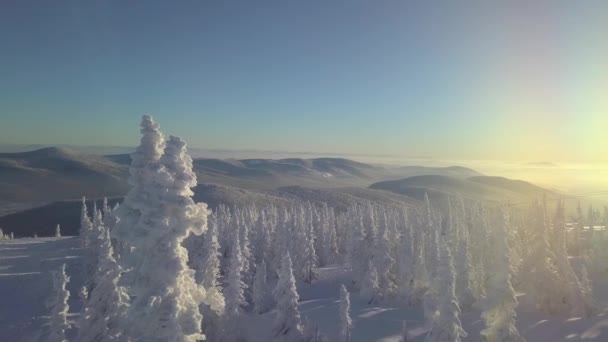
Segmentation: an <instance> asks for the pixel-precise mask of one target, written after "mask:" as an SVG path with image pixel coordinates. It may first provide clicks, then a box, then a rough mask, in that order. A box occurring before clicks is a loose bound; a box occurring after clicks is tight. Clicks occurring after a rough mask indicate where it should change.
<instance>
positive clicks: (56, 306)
mask: <svg viewBox="0 0 608 342" xmlns="http://www.w3.org/2000/svg"><path fill="white" fill-rule="evenodd" d="M52 277H53V292H54V296H53V298H52V299H51V301H50V302H49V308H50V310H51V311H50V314H49V316H50V321H49V333H48V336H47V339H46V341H49V342H67V341H68V340H67V338H66V331H67V330H69V329H70V324H69V322H68V311H69V310H70V307H69V306H68V299H69V298H70V292H69V291H68V289H67V284H68V282H69V281H70V278H69V277H68V276H67V274H66V273H65V264H62V265H61V268H60V269H59V270H58V271H53V272H52Z"/></svg>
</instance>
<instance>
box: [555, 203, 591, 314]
mask: <svg viewBox="0 0 608 342" xmlns="http://www.w3.org/2000/svg"><path fill="white" fill-rule="evenodd" d="M553 235H554V238H553V245H552V247H553V248H552V249H553V254H554V255H555V266H556V267H557V272H558V273H559V276H560V278H561V281H560V286H561V287H562V292H563V294H564V298H565V303H564V304H565V305H566V306H567V307H568V308H569V309H570V312H571V313H572V314H574V315H585V314H587V313H588V312H589V311H590V308H589V306H588V304H589V303H587V301H586V300H585V299H584V297H585V294H584V289H583V288H582V285H581V284H580V282H579V280H578V278H577V277H576V273H574V269H573V268H572V265H571V264H570V260H569V258H568V253H567V251H566V221H565V209H564V206H563V203H562V202H561V201H559V202H558V203H557V209H556V212H555V216H554V219H553Z"/></svg>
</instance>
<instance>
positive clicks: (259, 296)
mask: <svg viewBox="0 0 608 342" xmlns="http://www.w3.org/2000/svg"><path fill="white" fill-rule="evenodd" d="M267 278H268V271H267V270H266V262H265V261H264V260H262V261H261V263H259V264H258V265H257V267H256V269H255V278H254V280H253V305H254V309H255V312H257V313H259V314H261V313H264V312H266V311H268V309H269V308H270V299H269V291H268V282H267Z"/></svg>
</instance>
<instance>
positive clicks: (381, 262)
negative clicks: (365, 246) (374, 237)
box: [373, 212, 396, 298]
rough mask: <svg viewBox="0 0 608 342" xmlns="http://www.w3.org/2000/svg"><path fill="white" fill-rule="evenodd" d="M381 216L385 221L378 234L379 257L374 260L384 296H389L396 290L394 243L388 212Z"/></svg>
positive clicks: (377, 248)
mask: <svg viewBox="0 0 608 342" xmlns="http://www.w3.org/2000/svg"><path fill="white" fill-rule="evenodd" d="M380 216H381V217H384V220H383V221H384V222H383V224H382V225H381V231H380V234H379V235H378V243H377V247H376V250H377V257H376V258H375V259H373V260H374V262H375V265H374V266H375V268H376V270H377V271H378V283H379V286H380V291H381V296H382V298H388V297H389V296H391V295H393V294H394V293H395V291H396V285H395V281H394V274H393V273H392V271H393V267H394V265H395V259H394V258H393V256H392V254H391V252H392V249H393V248H392V243H391V241H390V240H389V232H388V225H387V224H386V212H383V213H382V215H380Z"/></svg>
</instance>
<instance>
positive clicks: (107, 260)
mask: <svg viewBox="0 0 608 342" xmlns="http://www.w3.org/2000/svg"><path fill="white" fill-rule="evenodd" d="M104 235H105V236H104V237H103V239H102V242H101V246H100V248H99V252H100V253H99V257H100V259H99V266H98V269H97V272H96V273H95V283H96V284H97V285H96V286H95V288H94V289H93V291H92V292H91V293H90V294H86V287H83V289H82V292H83V294H82V295H81V297H82V298H86V297H88V299H87V300H86V301H83V302H84V304H83V305H84V309H83V314H82V317H81V319H80V322H79V325H78V326H79V331H78V340H79V341H90V342H105V341H124V340H125V336H124V330H125V328H126V327H125V324H127V322H126V314H127V309H128V306H129V296H128V294H127V292H126V290H125V288H124V287H122V286H119V285H118V280H119V278H120V274H121V273H122V269H121V268H120V267H119V266H118V265H117V263H116V260H115V259H114V256H113V249H112V244H111V243H110V235H109V232H108V231H107V230H105V234H104Z"/></svg>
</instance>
